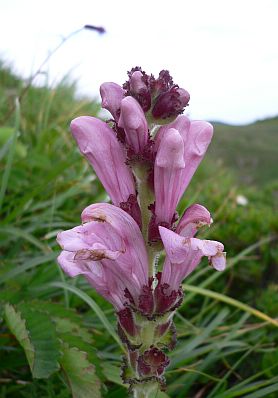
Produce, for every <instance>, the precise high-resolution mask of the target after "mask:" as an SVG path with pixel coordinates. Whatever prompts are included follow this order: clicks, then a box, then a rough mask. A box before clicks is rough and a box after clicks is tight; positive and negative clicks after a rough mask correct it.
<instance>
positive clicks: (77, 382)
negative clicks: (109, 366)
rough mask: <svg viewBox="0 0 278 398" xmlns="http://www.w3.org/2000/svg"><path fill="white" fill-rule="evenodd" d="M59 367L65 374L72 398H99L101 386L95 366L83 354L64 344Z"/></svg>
mask: <svg viewBox="0 0 278 398" xmlns="http://www.w3.org/2000/svg"><path fill="white" fill-rule="evenodd" d="M62 350H63V356H62V358H61V360H60V363H61V366H62V368H63V370H64V372H65V374H66V377H67V381H68V384H69V386H70V388H71V392H72V397H73V398H101V393H100V388H101V384H100V381H99V379H98V377H97V376H96V372H95V366H94V365H93V364H91V363H90V362H89V361H88V356H87V354H86V353H85V352H83V351H80V350H78V349H77V348H75V347H71V348H70V347H69V346H67V345H66V344H64V346H63V348H62Z"/></svg>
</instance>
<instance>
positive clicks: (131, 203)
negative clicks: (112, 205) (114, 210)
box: [120, 195, 142, 229]
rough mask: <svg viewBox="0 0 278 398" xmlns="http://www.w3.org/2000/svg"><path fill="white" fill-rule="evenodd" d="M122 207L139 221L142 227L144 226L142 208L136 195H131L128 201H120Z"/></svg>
mask: <svg viewBox="0 0 278 398" xmlns="http://www.w3.org/2000/svg"><path fill="white" fill-rule="evenodd" d="M120 208H121V209H122V210H124V211H125V212H126V213H128V214H129V215H130V216H131V217H132V218H133V219H134V220H135V221H136V222H137V224H138V225H139V228H140V229H141V228H142V218H141V209H140V206H139V204H138V202H137V198H136V196H135V195H129V197H128V200H127V201H126V202H121V203H120Z"/></svg>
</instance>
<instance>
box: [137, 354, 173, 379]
mask: <svg viewBox="0 0 278 398" xmlns="http://www.w3.org/2000/svg"><path fill="white" fill-rule="evenodd" d="M169 363H170V360H169V358H168V357H167V355H166V354H164V352H163V351H161V350H159V349H158V348H156V347H151V348H150V349H149V350H147V351H145V352H144V353H143V355H140V356H139V358H138V371H139V373H140V375H141V376H150V375H154V376H161V375H162V374H163V372H164V370H165V368H166V367H167V366H168V365H169Z"/></svg>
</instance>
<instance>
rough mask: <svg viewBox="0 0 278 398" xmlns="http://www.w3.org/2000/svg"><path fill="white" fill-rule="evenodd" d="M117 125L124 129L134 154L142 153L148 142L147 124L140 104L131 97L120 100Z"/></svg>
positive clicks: (127, 141)
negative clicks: (119, 113)
mask: <svg viewBox="0 0 278 398" xmlns="http://www.w3.org/2000/svg"><path fill="white" fill-rule="evenodd" d="M118 125H119V127H121V128H123V129H124V131H125V136H126V143H127V145H128V146H129V147H130V148H131V149H132V151H133V152H134V153H135V154H142V153H143V152H144V148H145V147H146V145H147V143H148V124H147V121H146V118H145V114H144V112H143V110H142V108H141V106H140V105H139V103H138V102H137V101H136V99H134V98H133V97H129V96H128V97H125V98H124V99H123V100H122V102H121V115H120V119H119V121H118Z"/></svg>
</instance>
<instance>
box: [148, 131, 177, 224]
mask: <svg viewBox="0 0 278 398" xmlns="http://www.w3.org/2000/svg"><path fill="white" fill-rule="evenodd" d="M184 167H185V162H184V142H183V139H182V136H181V135H180V133H179V131H178V130H176V129H174V128H169V129H168V130H166V131H165V132H164V134H163V137H162V138H161V142H160V145H159V148H158V151H157V155H156V159H155V166H154V190H155V216H156V223H157V224H159V223H160V222H164V223H168V224H169V225H171V223H172V218H173V215H174V213H175V210H176V206H177V204H178V201H179V199H180V186H181V184H182V178H183V173H184Z"/></svg>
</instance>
